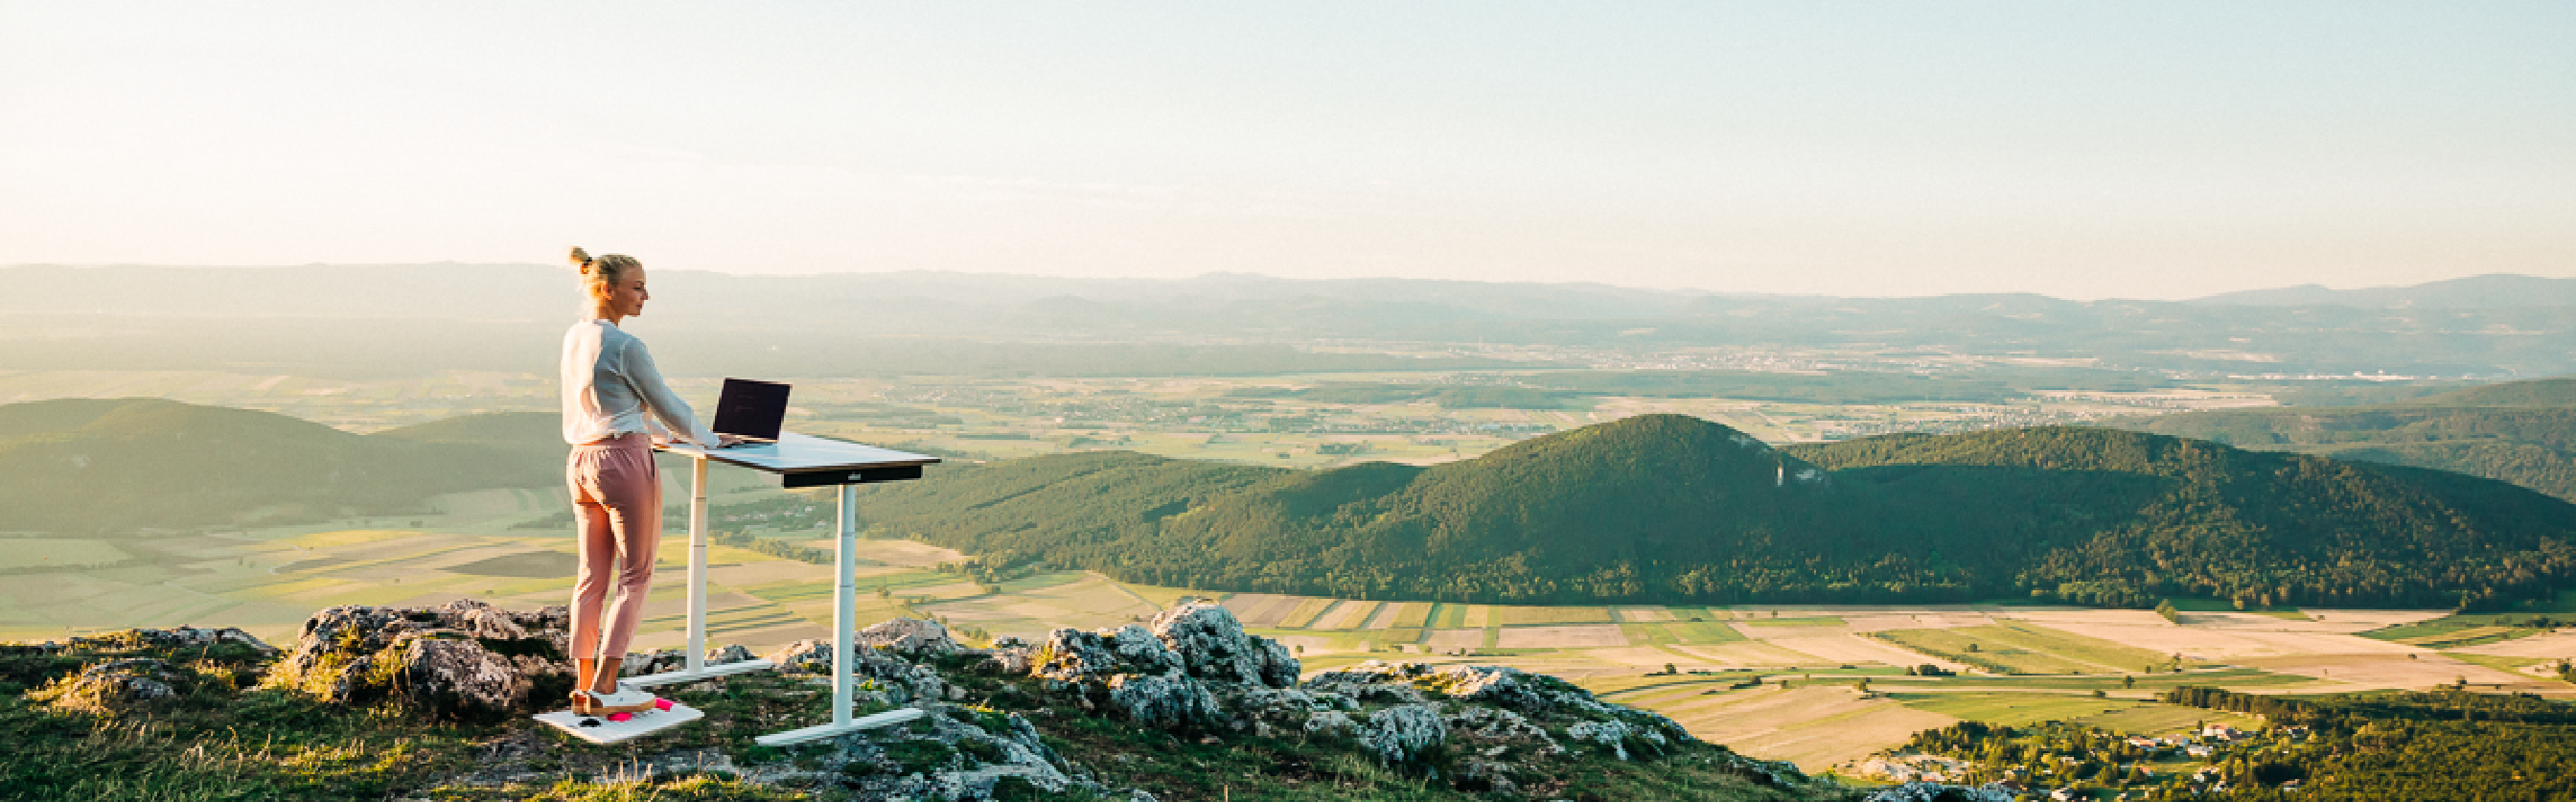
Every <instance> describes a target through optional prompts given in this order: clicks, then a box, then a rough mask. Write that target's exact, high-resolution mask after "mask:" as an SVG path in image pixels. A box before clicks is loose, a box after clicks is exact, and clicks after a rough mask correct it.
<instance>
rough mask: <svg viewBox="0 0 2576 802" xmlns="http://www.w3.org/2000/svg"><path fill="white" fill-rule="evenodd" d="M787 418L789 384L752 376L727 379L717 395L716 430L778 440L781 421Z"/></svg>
mask: <svg viewBox="0 0 2576 802" xmlns="http://www.w3.org/2000/svg"><path fill="white" fill-rule="evenodd" d="M786 420H787V385H784V384H780V383H778V382H765V381H753V380H751V379H726V380H725V382H724V394H723V395H721V396H717V397H716V422H715V427H714V428H715V430H716V433H717V434H730V435H735V436H738V437H741V438H744V439H747V440H760V441H766V442H776V441H777V440H778V427H779V424H781V423H783V422H785V421H786Z"/></svg>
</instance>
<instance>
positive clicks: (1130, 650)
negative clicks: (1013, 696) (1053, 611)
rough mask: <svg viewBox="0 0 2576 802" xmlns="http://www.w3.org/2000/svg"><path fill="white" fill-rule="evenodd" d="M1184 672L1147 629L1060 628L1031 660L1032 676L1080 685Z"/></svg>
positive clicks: (1173, 656) (1030, 671)
mask: <svg viewBox="0 0 2576 802" xmlns="http://www.w3.org/2000/svg"><path fill="white" fill-rule="evenodd" d="M1180 669H1181V658H1180V656H1179V655H1176V654H1173V653H1172V650H1171V649H1170V648H1169V647H1166V646H1164V645H1163V641H1162V640H1161V639H1158V638H1156V637H1154V634H1153V633H1151V632H1147V631H1146V630H1145V628H1144V627H1134V626H1131V627H1124V628H1120V629H1116V630H1109V629H1102V630H1098V631H1094V632H1084V631H1082V630H1078V629H1057V630H1054V631H1051V632H1048V633H1047V639H1046V643H1044V644H1043V645H1040V646H1039V647H1038V649H1037V652H1036V654H1035V655H1034V657H1033V658H1032V660H1031V663H1030V666H1029V673H1030V675H1032V676H1037V677H1043V678H1046V679H1051V680H1057V681H1061V682H1076V681H1081V680H1085V679H1093V678H1102V677H1109V676H1115V675H1119V674H1156V675H1160V674H1169V673H1173V672H1175V671H1179V670H1180Z"/></svg>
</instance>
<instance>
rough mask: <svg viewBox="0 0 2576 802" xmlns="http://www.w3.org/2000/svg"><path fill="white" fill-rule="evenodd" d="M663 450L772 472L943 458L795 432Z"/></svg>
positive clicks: (923, 462)
mask: <svg viewBox="0 0 2576 802" xmlns="http://www.w3.org/2000/svg"><path fill="white" fill-rule="evenodd" d="M662 450H663V451H668V452H670V453H673V454H683V455H687V456H692V457H702V458H705V459H711V460H715V461H717V462H722V463H725V464H727V465H740V466H742V467H745V468H750V469H753V470H759V471H768V472H770V473H804V472H807V471H830V470H857V469H861V468H896V467H902V466H907V465H929V464H931V463H934V462H938V461H939V458H938V457H933V456H927V455H923V454H915V453H912V452H909V451H896V450H894V449H890V448H878V447H876V446H872V445H867V444H864V443H853V442H850V441H848V440H834V439H832V438H829V437H815V436H813V435H807V434H797V433H795V432H780V433H778V442H775V443H744V444H742V445H738V446H734V447H732V448H719V449H712V450H710V449H703V448H699V447H697V446H693V445H689V444H687V443H672V444H671V445H667V446H663V447H662Z"/></svg>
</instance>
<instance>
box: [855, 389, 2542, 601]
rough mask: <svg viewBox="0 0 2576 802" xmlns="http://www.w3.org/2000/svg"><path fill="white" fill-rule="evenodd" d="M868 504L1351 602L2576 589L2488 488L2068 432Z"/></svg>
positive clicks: (1589, 447)
mask: <svg viewBox="0 0 2576 802" xmlns="http://www.w3.org/2000/svg"><path fill="white" fill-rule="evenodd" d="M861 509H862V510H865V511H866V512H865V515H866V516H867V518H868V520H869V522H870V523H871V524H872V525H874V526H877V527H880V528H882V529H885V530H888V531H891V532H896V533H902V534H906V535H911V536H916V537H920V538H922V539H925V540H928V541H930V542H933V543H939V544H942V545H948V546H953V547H957V548H960V549H963V550H966V551H969V552H971V553H975V554H979V555H983V556H984V557H985V559H987V560H988V561H994V562H999V563H1006V564H1007V563H1014V562H1019V561H1028V560H1039V561H1044V562H1046V563H1049V564H1054V565H1063V566H1079V567H1084V568H1090V569H1094V570H1099V571H1102V572H1104V573H1108V574H1110V575H1112V576H1115V577H1119V578H1122V579H1127V580H1131V581H1139V582H1150V583H1158V584H1167V585H1180V584H1187V585H1192V586H1195V587H1205V588H1210V589H1221V590H1235V591H1268V592H1291V593H1321V594H1331V595H1338V596H1343V597H1356V598H1369V599H1417V600H1421V599H1437V600H1449V601H1484V602H1520V603H1539V602H1577V601H1582V602H1605V601H1634V602H1641V603H1738V602H1794V603H1828V602H1829V603H1843V604H1870V603H1890V602H1962V601H1969V600H1980V599H1993V598H1998V597H2006V598H2031V599H2038V600H2048V601H2060V602H2075V603H2084V604H2101V605H2112V606H2139V607H2143V606H2147V605H2151V604H2153V603H2154V600H2155V599H2157V598H2159V597H2163V596H2172V595H2194V596H2219V597H2235V598H2241V599H2244V600H2246V601H2248V602H2249V603H2253V604H2275V603H2294V604H2317V605H2360V606H2374V605H2390V606H2426V605H2436V606H2440V605H2453V604H2464V603H2465V604H2468V605H2470V606H2484V605H2498V604H2503V603H2505V602H2509V601H2513V600H2519V599H2529V598H2536V597H2544V596H2546V594H2548V593H2550V592H2551V588H2552V586H2553V584H2554V583H2559V582H2564V581H2567V580H2569V579H2571V578H2576V546H2571V544H2570V538H2571V537H2576V505H2570V504H2569V503H2567V502H2565V501H2561V500H2558V499H2554V498H2550V497H2548V496H2544V495H2541V494H2539V493H2534V492H2531V491H2529V490H2525V489H2522V488H2518V487H2514V486H2511V485H2508V484H2505V483H2502V482H2495V481H2490V480H2484V479H2477V478H2472V477H2467V476H2461V475H2457V474H2449V473H2442V472H2437V471H2424V470H2416V469H2409V468H2400V467H2393V466H2372V465H2369V464H2367V463H2349V462H2338V461H2334V460H2328V459H2321V458H2316V457H2310V456H2305V455H2295V454H2279V453H2263V452H2250V451H2241V450H2237V449H2233V448H2228V447H2225V446H2220V445H2216V444H2212V443H2206V442H2199V441H2193V440H2183V439H2177V438H2171V437H2162V436H2155V435H2147V434H2139V433H2130V432H2120V431H2112V430H2105V429H2084V428H2061V427H2051V428H2037V429H2019V430H2003V431H1992V432H1980V433H1973V434H1964V435H1950V436H1930V435H1898V436H1891V437H1880V438H1872V439H1868V440H1858V441H1851V442H1845V443H1838V444H1832V445H1821V446H1798V447H1793V448H1789V449H1786V450H1780V449H1773V448H1771V447H1769V446H1767V445H1765V444H1763V443H1761V442H1759V441H1756V440H1754V439H1753V438H1750V437H1747V436H1745V435H1743V434H1741V433H1739V432H1736V431H1734V430H1732V429H1728V428H1727V427H1724V426H1720V425H1717V424H1713V423H1708V422H1704V421H1701V420H1698V419H1695V418H1686V417H1680V416H1670V415H1645V416H1639V417H1634V418H1628V419H1625V420H1621V421H1617V422H1614V423H1607V424H1600V425H1596V426H1590V427H1585V428H1583V429H1578V430H1574V431H1570V432H1564V433H1559V434H1556V435H1550V436H1546V437H1540V438H1536V439H1533V440H1529V441H1525V442H1522V443H1520V444H1517V445H1514V446H1511V447H1508V448H1505V449H1502V450H1499V451H1495V452H1492V453H1489V454H1486V455H1485V456H1482V457H1479V458H1476V459H1473V460H1467V461H1463V462H1457V463H1449V464H1443V465H1438V466H1433V467H1429V468H1416V467H1408V466H1401V465H1393V464H1385V463H1372V464H1363V465H1357V466H1351V467H1346V468H1339V469H1334V470H1327V471H1315V472H1295V471H1285V470H1279V469H1270V468H1261V467H1254V466H1240V465H1220V464H1212V463H1197V462H1187V461H1177V460H1167V459H1162V458H1158V457H1152V456H1146V455H1141V454H1132V453H1124V452H1100V453H1082V454H1064V455H1055V456H1045V457H1035V458H1029V459H1021V460H1010V461H1004V462H997V463H991V464H986V465H980V466H965V467H957V468H952V469H948V470H943V471H941V472H940V473H939V475H938V476H936V477H935V478H933V479H932V480H931V481H923V482H918V483H905V484H902V485H894V486H883V487H877V488H871V489H869V490H868V491H866V497H865V498H864V499H863V500H862V504H861Z"/></svg>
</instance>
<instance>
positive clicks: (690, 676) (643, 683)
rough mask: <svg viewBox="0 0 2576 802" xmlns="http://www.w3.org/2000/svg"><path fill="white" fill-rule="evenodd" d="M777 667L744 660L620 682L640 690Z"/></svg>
mask: <svg viewBox="0 0 2576 802" xmlns="http://www.w3.org/2000/svg"><path fill="white" fill-rule="evenodd" d="M776 666H777V664H775V663H771V662H769V661H767V660H744V661H742V662H739V663H723V664H719V665H712V666H701V667H699V668H698V670H696V671H690V670H688V669H685V668H684V669H680V670H678V671H664V672H662V673H659V674H643V675H640V676H633V677H626V678H624V679H620V680H618V681H619V682H624V683H626V684H628V685H633V686H635V687H638V688H650V687H653V686H655V685H669V684H672V683H676V682H696V681H698V680H702V679H714V678H716V677H721V676H726V675H729V674H740V673H744V672H747V671H759V670H762V669H767V668H774V667H776Z"/></svg>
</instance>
